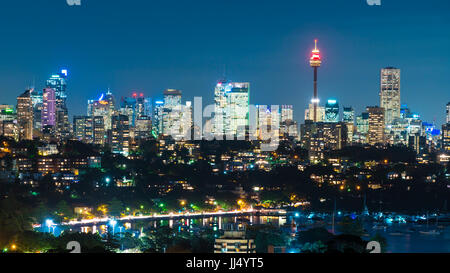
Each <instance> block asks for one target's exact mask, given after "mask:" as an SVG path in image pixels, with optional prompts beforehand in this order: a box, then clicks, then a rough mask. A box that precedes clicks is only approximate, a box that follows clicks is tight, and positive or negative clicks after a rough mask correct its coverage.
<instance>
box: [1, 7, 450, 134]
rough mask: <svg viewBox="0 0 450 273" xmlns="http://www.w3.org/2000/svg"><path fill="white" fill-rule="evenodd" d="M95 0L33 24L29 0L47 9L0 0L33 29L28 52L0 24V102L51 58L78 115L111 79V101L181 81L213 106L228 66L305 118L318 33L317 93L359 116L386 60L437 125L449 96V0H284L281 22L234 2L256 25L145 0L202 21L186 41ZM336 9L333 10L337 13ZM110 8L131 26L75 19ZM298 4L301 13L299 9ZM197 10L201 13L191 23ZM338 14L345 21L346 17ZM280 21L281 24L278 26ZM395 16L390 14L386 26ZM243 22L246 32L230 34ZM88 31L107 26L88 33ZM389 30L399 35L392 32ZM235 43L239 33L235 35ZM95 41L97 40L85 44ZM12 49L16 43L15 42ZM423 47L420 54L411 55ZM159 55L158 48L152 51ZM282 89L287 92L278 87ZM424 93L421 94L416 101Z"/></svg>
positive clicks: (186, 93) (37, 78)
mask: <svg viewBox="0 0 450 273" xmlns="http://www.w3.org/2000/svg"><path fill="white" fill-rule="evenodd" d="M105 3H106V2H105ZM102 4H103V3H102V1H98V2H96V3H91V2H86V3H83V5H82V6H81V7H75V8H74V7H70V6H67V5H65V3H63V2H61V3H56V4H54V6H52V7H53V8H54V9H53V13H52V14H53V16H54V17H55V18H56V19H60V21H61V22H64V24H62V25H58V24H57V25H56V26H53V28H50V26H51V23H50V22H49V21H45V20H44V21H42V22H39V24H38V26H30V24H29V23H30V21H28V20H31V19H32V18H35V15H34V11H33V12H31V10H32V9H33V8H36V11H42V14H43V15H45V14H46V11H45V8H46V7H48V5H47V4H45V3H44V4H42V5H41V6H38V5H37V4H30V6H29V9H30V10H28V8H25V9H20V11H21V12H23V13H24V14H25V17H26V15H29V16H28V17H29V18H31V19H27V20H25V22H17V20H16V19H15V18H11V15H13V14H17V12H18V11H19V5H18V4H17V3H7V4H6V5H5V10H7V11H10V14H7V15H5V17H4V18H2V19H0V20H10V21H11V22H12V24H11V30H13V31H14V30H16V31H18V32H19V33H24V34H28V33H30V35H31V36H29V37H31V39H32V40H33V41H36V42H35V43H33V47H32V49H33V50H29V49H28V48H27V49H26V51H25V49H24V48H23V47H20V46H19V47H17V46H16V45H17V43H21V41H22V38H21V37H17V36H16V35H14V34H12V32H11V33H10V32H5V33H4V34H5V43H4V44H2V45H1V46H0V55H1V57H2V59H3V60H4V61H3V62H2V64H0V83H1V84H2V88H1V90H2V92H1V94H2V95H1V96H0V99H1V103H8V104H15V103H13V102H15V99H16V97H17V95H19V93H22V92H23V90H25V87H27V86H29V85H33V78H34V82H35V85H36V89H38V90H39V89H42V88H43V87H44V81H45V79H47V78H48V74H49V73H51V72H53V71H54V70H55V68H58V67H59V68H63V67H65V68H68V69H69V73H70V76H69V82H70V88H68V97H69V99H68V107H69V115H70V116H71V117H73V116H74V115H80V114H83V113H84V112H85V104H86V101H87V100H88V99H90V98H92V96H93V93H95V94H98V93H101V92H106V90H107V89H108V88H110V89H111V90H112V92H113V93H114V94H115V95H116V97H118V98H120V97H121V96H127V95H129V94H130V93H131V92H133V91H138V92H144V93H145V94H146V95H147V96H149V97H157V96H156V95H160V94H161V93H162V91H163V90H165V89H168V88H174V89H181V90H183V97H185V98H189V99H191V98H193V97H194V96H202V97H204V98H205V101H206V102H208V103H212V102H213V92H212V90H213V88H214V86H215V84H216V82H217V80H219V79H221V78H222V77H223V74H224V71H226V72H225V74H226V76H227V78H228V79H231V80H233V81H236V82H250V83H251V85H252V94H251V97H250V100H251V102H252V103H258V104H267V105H270V104H277V105H283V104H286V103H287V100H289V102H288V103H289V104H293V106H294V113H295V120H298V121H302V120H303V118H304V117H303V110H304V109H305V108H306V107H307V105H308V103H309V101H310V99H311V93H312V90H313V87H312V83H311V80H310V78H311V71H310V68H309V67H308V66H307V65H306V62H307V60H308V58H309V56H308V54H309V52H310V51H311V49H312V48H313V46H312V41H313V40H314V39H315V38H317V39H318V40H319V42H320V48H321V51H322V52H323V55H324V64H323V66H322V67H321V71H320V81H319V94H320V98H321V101H322V102H324V101H326V100H327V99H328V98H331V97H333V98H337V99H338V100H339V102H340V105H341V106H352V107H353V108H354V109H355V112H356V113H361V112H363V111H364V109H365V107H366V106H368V105H378V104H379V98H378V93H379V78H380V75H379V71H380V69H381V68H384V67H388V66H394V67H397V68H399V69H401V70H402V100H401V103H402V104H407V105H408V106H409V107H410V108H411V109H414V110H415V111H416V112H419V113H420V114H421V115H422V120H427V121H429V122H433V121H434V120H435V121H436V124H437V125H440V124H443V123H445V115H444V114H443V111H442V110H441V109H445V104H446V102H447V101H448V99H447V98H445V94H446V92H445V91H446V89H448V88H447V87H448V86H449V85H450V84H449V82H448V79H446V78H444V77H442V76H440V75H444V74H446V73H447V71H448V68H447V67H443V66H442V63H447V61H446V60H447V59H449V56H448V55H447V53H446V51H445V48H447V47H448V46H447V45H448V43H449V39H448V37H445V35H442V33H443V30H445V29H446V27H447V26H448V24H449V20H448V19H447V18H445V17H444V16H443V13H442V12H445V11H446V10H448V8H449V4H447V3H436V4H435V7H436V6H438V7H440V8H438V9H434V8H433V9H430V8H428V7H426V6H425V7H423V8H422V5H421V4H420V3H419V1H408V6H404V5H401V4H399V3H383V5H382V7H381V8H380V7H373V6H368V5H367V4H365V3H364V1H353V2H352V3H346V2H342V3H339V4H337V3H330V2H329V1H319V2H318V3H317V4H316V5H317V6H316V8H317V9H320V10H321V13H322V14H323V15H322V16H320V17H312V16H310V15H307V14H305V11H306V10H308V9H310V8H311V6H312V5H311V4H309V3H291V2H290V1H288V2H287V4H288V5H289V6H290V7H291V8H292V12H288V13H287V14H284V13H283V14H284V16H285V19H284V20H281V21H280V20H277V19H276V18H279V16H280V13H281V12H280V10H274V11H273V12H272V13H269V9H270V5H269V4H268V2H265V1H263V2H262V3H261V5H259V6H258V7H257V8H255V6H254V5H252V4H253V1H249V2H248V3H242V4H241V10H242V11H245V10H248V11H252V9H255V10H258V15H257V14H255V13H252V12H250V14H249V19H250V18H251V19H254V21H255V23H248V22H246V21H243V20H237V22H231V20H230V22H229V23H228V24H223V23H222V24H218V23H217V22H215V21H214V20H213V22H212V25H211V26H205V25H204V24H203V23H202V22H203V21H202V20H203V19H211V15H208V13H207V12H202V13H201V14H198V11H196V8H197V7H199V6H201V5H203V6H204V7H205V9H206V11H210V12H211V11H212V10H214V9H215V8H217V5H219V4H217V3H209V4H208V3H206V2H203V1H200V2H198V3H194V4H192V5H191V6H188V8H189V11H191V13H189V14H186V13H182V12H181V8H180V10H179V9H169V7H167V6H166V5H164V4H157V5H155V6H152V7H153V9H152V12H153V10H154V11H158V12H160V13H161V14H162V15H167V14H169V11H170V12H172V13H173V14H177V15H180V16H179V18H181V19H178V18H177V19H176V20H174V21H173V23H172V24H176V25H177V26H180V24H177V23H178V22H180V21H179V20H183V19H189V20H187V21H188V25H189V27H194V28H195V29H197V30H198V31H197V32H192V31H191V32H190V33H188V34H191V35H193V36H192V39H190V41H191V42H186V39H184V38H183V37H185V38H186V36H185V35H188V34H182V33H180V30H178V29H174V28H173V25H171V24H166V23H163V18H162V17H160V16H161V15H155V14H153V13H151V14H149V18H152V20H153V22H155V23H156V24H157V25H158V26H160V27H161V28H160V29H155V28H152V27H151V26H149V25H148V23H145V22H142V20H141V19H142V18H143V17H139V16H141V15H142V16H144V15H143V14H141V13H139V14H138V15H139V16H138V17H136V18H134V17H133V18H129V16H130V14H129V13H127V11H129V8H136V5H138V4H136V3H135V2H134V1H131V3H129V4H127V5H128V6H126V5H125V6H124V5H120V4H117V3H110V4H108V5H106V4H105V5H102ZM141 5H142V6H141V7H142V8H143V10H146V9H145V8H147V7H148V4H141ZM183 5H184V4H183ZM235 5H236V3H234V2H231V3H227V4H222V5H221V6H222V7H223V8H229V9H232V8H233V7H234V6H235ZM418 6H420V7H421V9H419V10H420V13H421V15H422V16H426V17H427V18H430V20H427V22H426V23H424V24H422V25H419V23H417V22H415V23H414V22H412V21H411V20H412V19H411V18H412V17H414V14H415V13H418V11H417V10H418V9H417V7H418ZM349 7H351V8H352V13H351V14H349V13H348V11H346V10H345V9H346V8H349ZM411 7H413V8H411ZM119 8H121V9H123V10H121V11H122V13H119V12H118V10H119ZM336 8H337V10H338V11H339V12H338V13H339V14H334V13H333V9H336ZM355 10H356V11H357V12H355ZM436 10H437V12H436ZM58 11H59V12H58ZM261 11H263V12H262V14H266V15H267V14H269V15H270V16H268V17H262V16H261V15H260V14H261ZM264 11H266V12H264ZM106 12H109V14H111V15H109V16H111V18H112V19H114V18H116V17H117V16H119V14H120V15H123V16H125V18H128V19H130V20H128V21H129V23H126V24H125V25H121V27H119V28H118V29H119V31H115V32H113V31H112V29H113V28H114V27H117V26H118V25H117V24H115V23H114V24H113V25H111V26H109V25H105V24H102V23H101V22H99V21H98V20H97V19H94V18H92V19H89V20H87V22H78V21H77V20H76V17H77V16H86V15H93V14H97V15H105V16H106ZM283 12H286V10H283ZM295 12H298V14H300V15H302V16H297V14H295ZM431 12H433V13H431ZM155 13H156V12H155ZM393 14H398V19H389V18H391V16H392V15H393ZM196 15H198V16H199V18H200V19H198V20H193V17H195V16H196ZM63 16H64V18H63ZM152 16H153V17H152ZM229 16H230V18H234V17H236V16H238V15H236V14H233V13H231V14H230V15H229ZM346 16H347V17H349V18H348V19H346V18H345V17H346ZM163 17H164V16H163ZM83 18H84V17H83ZM88 18H90V17H88ZM237 18H239V17H237ZM355 19H361V20H362V22H363V23H362V25H361V26H354V25H349V22H350V21H354V20H355ZM331 21H332V22H335V21H336V23H335V24H332V25H333V27H332V28H331V29H330V27H327V25H330V22H331ZM384 21H387V22H384ZM139 23H142V24H139ZM256 23H258V24H260V27H261V28H258V27H256V25H255V24H256ZM283 23H285V24H284V25H285V26H286V29H284V28H280V27H281V26H282V25H283ZM286 23H287V24H286ZM392 23H395V24H394V27H392ZM280 24H281V25H280ZM88 26H89V28H88ZM27 27H30V28H31V29H28V28H27ZM124 27H128V28H129V29H130V34H127V33H125V32H123V31H122V30H123V29H124ZM144 27H147V28H148V31H145V32H144V34H142V35H141V34H138V31H140V30H143V29H142V28H144ZM240 28H244V29H243V30H242V31H238V30H239V29H240ZM37 29H39V30H38V31H37ZM50 29H51V31H58V30H60V31H61V33H62V39H61V40H60V41H59V42H58V43H57V44H55V45H51V46H47V47H46V48H42V46H40V45H39V41H41V39H42V38H40V37H39V36H38V35H37V34H39V33H42V32H43V31H44V32H45V30H50ZM181 29H182V28H181ZM260 29H266V30H267V31H261V30H260ZM214 30H215V31H214ZM275 30H276V31H275ZM367 30H370V31H367ZM223 31H225V33H226V32H230V33H232V35H230V37H231V38H229V39H228V38H223V37H220V36H221V35H218V36H219V37H220V38H219V39H218V38H217V37H214V35H212V36H211V35H208V37H199V36H198V35H199V34H200V33H206V32H207V33H215V32H217V33H220V32H223ZM347 31H350V32H352V35H350V36H348V37H347V36H346V34H347ZM95 32H102V33H105V34H104V35H99V36H100V37H96V35H94V33H95ZM278 32H279V33H278ZM233 33H234V34H233ZM361 33H365V35H361ZM394 33H395V34H396V35H397V36H393V35H394ZM150 34H151V35H150ZM358 35H359V36H358ZM25 36H27V35H25ZM42 36H43V37H44V36H45V35H42ZM150 36H151V37H154V38H153V39H155V40H160V41H162V42H163V43H162V45H165V46H167V45H169V47H168V48H167V49H166V50H163V49H162V45H159V46H158V45H157V44H158V43H145V41H148V39H152V38H150ZM419 36H420V39H419ZM267 38H270V39H267ZM382 38H389V43H385V42H381V41H383V40H382ZM416 38H417V39H416ZM78 39H81V40H80V41H78ZM262 39H264V40H270V41H267V43H266V44H264V45H261V43H259V41H262ZM171 40H173V41H180V43H175V44H177V46H176V47H175V46H172V45H171V43H170V41H171ZM234 40H239V41H240V42H239V43H233V42H232V41H234ZM81 41H86V42H87V41H89V43H83V42H81ZM108 41H110V43H109V42H108ZM114 41H121V42H120V43H119V45H121V46H124V44H126V47H125V50H124V51H121V52H118V51H117V50H118V47H117V45H114ZM276 41H282V43H278V42H276ZM142 42H144V43H142ZM95 43H96V44H97V46H90V44H95ZM41 44H42V42H41ZM44 44H45V43H44ZM356 44H357V45H356ZM146 46H148V48H147V47H146ZM14 47H16V49H13V48H14ZM132 52H135V53H132ZM420 52H422V53H423V54H419V53H420ZM426 52H439V58H430V57H429V56H427V55H428V54H425V53H426ZM157 54H161V56H160V57H157V56H156V55H157ZM357 57H358V58H357ZM348 61H350V63H352V62H355V65H347V64H348V63H349V62H348ZM131 64H132V65H131ZM86 67H90V69H86ZM349 81H351V82H352V84H351V85H349V84H348V82H349ZM424 90H426V91H424ZM280 93H283V94H285V95H283V96H278V95H277V96H274V94H280ZM355 94H356V95H355ZM424 94H426V97H425V95H424ZM443 96H444V97H443ZM424 99H426V100H427V102H428V103H426V104H423V103H422V102H423V100H424ZM440 104H442V106H441V105H440ZM71 119H72V118H70V120H71Z"/></svg>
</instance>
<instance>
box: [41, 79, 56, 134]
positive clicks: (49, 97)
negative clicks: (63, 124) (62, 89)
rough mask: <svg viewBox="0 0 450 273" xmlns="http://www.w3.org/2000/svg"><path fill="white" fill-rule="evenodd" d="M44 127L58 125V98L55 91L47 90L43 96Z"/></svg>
mask: <svg viewBox="0 0 450 273" xmlns="http://www.w3.org/2000/svg"><path fill="white" fill-rule="evenodd" d="M41 118H42V127H43V128H44V127H51V128H53V127H55V124H56V97H55V90H54V89H52V88H45V89H44V92H43V96H42V114H41Z"/></svg>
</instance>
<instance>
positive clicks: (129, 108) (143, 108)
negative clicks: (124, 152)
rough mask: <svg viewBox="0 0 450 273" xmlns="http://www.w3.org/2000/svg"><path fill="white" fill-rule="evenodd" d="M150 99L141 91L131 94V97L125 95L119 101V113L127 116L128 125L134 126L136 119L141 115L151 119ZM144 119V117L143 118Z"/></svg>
mask: <svg viewBox="0 0 450 273" xmlns="http://www.w3.org/2000/svg"><path fill="white" fill-rule="evenodd" d="M151 113H152V100H151V98H145V97H144V94H143V93H140V94H138V93H136V92H134V93H133V94H132V97H125V98H122V99H121V102H120V114H122V115H126V116H128V119H129V121H130V127H135V126H136V120H138V119H141V117H148V118H150V119H151ZM144 119H145V118H144Z"/></svg>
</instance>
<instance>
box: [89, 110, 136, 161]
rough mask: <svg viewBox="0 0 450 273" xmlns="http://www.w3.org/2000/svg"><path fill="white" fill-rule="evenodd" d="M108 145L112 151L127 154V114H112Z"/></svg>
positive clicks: (128, 127) (128, 131)
mask: <svg viewBox="0 0 450 273" xmlns="http://www.w3.org/2000/svg"><path fill="white" fill-rule="evenodd" d="M103 126H104V125H103ZM94 128H95V122H94ZM110 145H111V149H112V152H113V153H116V154H122V155H124V156H128V154H129V152H130V150H129V147H130V125H129V120H128V116H126V115H114V116H113V117H112V129H111V136H110Z"/></svg>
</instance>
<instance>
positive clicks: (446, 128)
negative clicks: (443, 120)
mask: <svg viewBox="0 0 450 273" xmlns="http://www.w3.org/2000/svg"><path fill="white" fill-rule="evenodd" d="M442 149H443V150H444V151H446V152H450V123H447V124H444V125H442Z"/></svg>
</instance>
